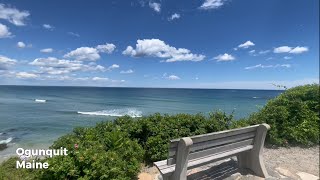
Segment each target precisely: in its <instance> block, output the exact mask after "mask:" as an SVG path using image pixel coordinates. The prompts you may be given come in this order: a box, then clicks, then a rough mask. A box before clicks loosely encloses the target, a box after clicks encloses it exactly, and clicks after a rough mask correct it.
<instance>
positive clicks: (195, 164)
mask: <svg viewBox="0 0 320 180" xmlns="http://www.w3.org/2000/svg"><path fill="white" fill-rule="evenodd" d="M252 148H253V145H247V146H244V147H241V148H238V149H234V150H232V151H227V152H224V153H220V154H213V155H210V156H205V157H202V158H198V159H193V160H190V161H189V162H188V169H192V168H196V167H199V166H202V165H204V164H208V163H211V162H214V161H218V160H221V159H226V158H229V157H232V156H235V155H237V154H239V153H241V152H244V151H249V150H251V149H252ZM174 171H175V165H174V164H173V165H170V166H167V168H164V169H161V173H162V174H163V175H166V176H170V175H171V174H172V173H173V172H174Z"/></svg>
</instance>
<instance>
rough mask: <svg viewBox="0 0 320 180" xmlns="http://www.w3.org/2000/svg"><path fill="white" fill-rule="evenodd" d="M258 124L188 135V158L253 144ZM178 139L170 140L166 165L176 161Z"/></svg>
mask: <svg viewBox="0 0 320 180" xmlns="http://www.w3.org/2000/svg"><path fill="white" fill-rule="evenodd" d="M258 127H259V125H254V126H249V127H244V128H238V129H232V130H226V131H220V132H214V133H209V134H201V135H197V136H192V137H190V138H191V139H192V141H193V144H192V145H191V146H190V153H189V160H192V159H197V158H200V157H204V156H207V155H210V154H217V153H222V152H226V151H230V150H233V149H237V148H241V147H245V146H248V145H253V144H254V140H255V137H256V134H257V129H258ZM179 141H180V139H174V140H171V141H170V145H169V155H168V161H167V164H168V165H172V164H175V163H176V154H177V148H178V144H179Z"/></svg>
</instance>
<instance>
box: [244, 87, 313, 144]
mask: <svg viewBox="0 0 320 180" xmlns="http://www.w3.org/2000/svg"><path fill="white" fill-rule="evenodd" d="M263 122H265V123H268V124H269V125H270V126H271V130H270V131H269V132H268V135H267V142H268V143H271V144H276V145H288V144H292V145H308V146H309V145H313V144H318V143H319V85H316V84H314V85H305V86H298V87H295V88H292V89H289V90H287V91H285V92H284V93H282V94H281V95H279V96H278V97H276V98H274V99H272V100H270V101H268V103H267V104H266V105H265V106H264V107H263V108H262V109H261V110H260V111H259V112H257V113H254V114H252V115H251V116H250V117H249V119H248V123H249V124H258V123H263Z"/></svg>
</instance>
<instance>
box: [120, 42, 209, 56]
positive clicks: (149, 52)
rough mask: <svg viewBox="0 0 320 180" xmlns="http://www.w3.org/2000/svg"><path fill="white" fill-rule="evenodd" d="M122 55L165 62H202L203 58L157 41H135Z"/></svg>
mask: <svg viewBox="0 0 320 180" xmlns="http://www.w3.org/2000/svg"><path fill="white" fill-rule="evenodd" d="M122 54H124V55H128V56H132V57H158V58H163V59H166V60H165V62H176V61H202V60H203V59H204V58H205V56H204V55H201V54H193V53H191V52H190V50H188V49H185V48H178V49H177V48H175V47H172V46H170V45H168V44H166V43H165V42H164V41H161V40H159V39H144V40H137V44H136V47H135V48H133V47H132V46H128V47H127V49H126V50H124V51H123V52H122Z"/></svg>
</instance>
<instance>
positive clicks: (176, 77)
mask: <svg viewBox="0 0 320 180" xmlns="http://www.w3.org/2000/svg"><path fill="white" fill-rule="evenodd" d="M162 78H165V79H169V80H180V79H181V78H180V77H179V76H177V75H174V74H171V75H168V74H167V73H164V74H163V76H162Z"/></svg>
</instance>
